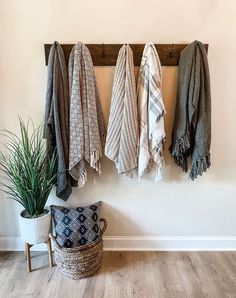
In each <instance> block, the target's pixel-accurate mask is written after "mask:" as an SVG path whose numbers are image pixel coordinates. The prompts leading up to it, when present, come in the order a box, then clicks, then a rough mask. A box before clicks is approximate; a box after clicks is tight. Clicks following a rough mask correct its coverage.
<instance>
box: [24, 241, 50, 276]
mask: <svg viewBox="0 0 236 298" xmlns="http://www.w3.org/2000/svg"><path fill="white" fill-rule="evenodd" d="M45 243H46V244H47V247H48V261H49V266H50V267H52V266H53V258H52V245H51V239H50V238H48V240H47V241H46V242H45ZM32 246H33V244H29V243H27V242H25V255H26V261H27V270H28V272H31V271H32V267H31V256H30V248H31V247H32Z"/></svg>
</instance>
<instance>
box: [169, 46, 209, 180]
mask: <svg viewBox="0 0 236 298" xmlns="http://www.w3.org/2000/svg"><path fill="white" fill-rule="evenodd" d="M210 145H211V90H210V75H209V67H208V61H207V53H206V49H205V47H204V45H203V44H202V43H201V42H200V41H194V42H192V43H191V44H189V45H188V46H187V47H186V48H185V49H183V51H182V52H181V54H180V60H179V80H178V94H177V103H176V110H175V121H174V128H173V132H172V144H171V147H170V153H171V155H172V157H173V158H174V160H175V163H176V164H177V165H179V166H180V167H181V168H182V170H183V171H185V172H187V170H188V161H187V159H188V157H189V156H191V158H192V169H191V172H190V178H191V179H192V180H194V179H195V178H197V177H198V175H202V174H203V172H205V171H206V170H207V169H208V168H209V167H210V164H211V163H210Z"/></svg>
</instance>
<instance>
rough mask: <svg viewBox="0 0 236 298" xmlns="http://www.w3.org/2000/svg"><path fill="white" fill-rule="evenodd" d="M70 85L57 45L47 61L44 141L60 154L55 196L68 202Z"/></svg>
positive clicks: (58, 155) (70, 190) (49, 147)
mask: <svg viewBox="0 0 236 298" xmlns="http://www.w3.org/2000/svg"><path fill="white" fill-rule="evenodd" d="M69 109H70V106H69V82H68V73H67V66H66V62H65V56H64V53H63V50H62V48H61V46H60V44H59V43H58V42H54V43H53V45H52V47H51V49H50V54H49V60H48V79H47V93H46V107H45V121H44V138H45V139H46V140H47V148H48V150H49V153H50V154H51V153H52V152H53V151H54V150H56V153H57V183H56V194H57V196H58V197H59V198H61V199H63V200H67V199H68V198H69V196H70V194H71V192H72V189H71V177H70V175H69V172H68V166H69Z"/></svg>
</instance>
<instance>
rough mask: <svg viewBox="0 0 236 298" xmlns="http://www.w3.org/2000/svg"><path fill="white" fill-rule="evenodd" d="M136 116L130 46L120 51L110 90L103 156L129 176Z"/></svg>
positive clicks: (133, 161) (134, 153)
mask: <svg viewBox="0 0 236 298" xmlns="http://www.w3.org/2000/svg"><path fill="white" fill-rule="evenodd" d="M137 154H138V119H137V94H136V85H135V76H134V63H133V52H132V49H131V48H130V46H129V45H123V46H122V48H121V49H120V51H119V54H118V58H117V63H116V69H115V75H114V81H113V89H112V99H111V108H110V115H109V121H108V129H107V138H106V144H105V155H106V156H107V157H108V158H109V159H111V160H112V161H114V163H115V164H116V168H117V171H118V173H119V174H124V175H125V176H127V177H129V178H132V177H133V174H134V169H135V168H136V167H137Z"/></svg>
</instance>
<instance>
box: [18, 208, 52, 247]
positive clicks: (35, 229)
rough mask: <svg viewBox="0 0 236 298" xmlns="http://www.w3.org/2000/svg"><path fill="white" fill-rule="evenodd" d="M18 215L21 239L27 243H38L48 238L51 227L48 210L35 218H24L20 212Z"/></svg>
mask: <svg viewBox="0 0 236 298" xmlns="http://www.w3.org/2000/svg"><path fill="white" fill-rule="evenodd" d="M23 212H24V210H23V211H22V212H21V213H20V216H19V224H20V233H21V239H22V241H24V242H27V243H29V244H39V243H42V242H46V241H47V240H48V235H49V233H50V229H51V214H50V211H49V212H48V213H47V214H45V215H43V216H40V217H37V218H25V217H23V216H22V213H23Z"/></svg>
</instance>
